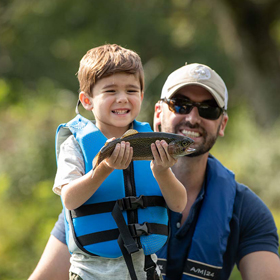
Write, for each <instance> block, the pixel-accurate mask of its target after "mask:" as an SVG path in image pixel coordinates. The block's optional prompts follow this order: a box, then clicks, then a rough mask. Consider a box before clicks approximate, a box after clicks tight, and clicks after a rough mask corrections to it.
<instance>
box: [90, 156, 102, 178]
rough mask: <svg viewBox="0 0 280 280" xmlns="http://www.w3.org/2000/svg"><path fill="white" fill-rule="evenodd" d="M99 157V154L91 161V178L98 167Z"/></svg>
mask: <svg viewBox="0 0 280 280" xmlns="http://www.w3.org/2000/svg"><path fill="white" fill-rule="evenodd" d="M99 156H100V152H99V153H98V154H97V155H96V156H95V157H94V159H93V161H92V176H91V177H93V174H94V172H93V171H94V169H95V168H96V167H97V166H98V160H99Z"/></svg>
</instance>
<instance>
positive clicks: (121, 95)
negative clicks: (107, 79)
mask: <svg viewBox="0 0 280 280" xmlns="http://www.w3.org/2000/svg"><path fill="white" fill-rule="evenodd" d="M117 102H118V103H122V102H123V103H127V102H128V99H127V95H126V93H125V92H119V93H118V95H117Z"/></svg>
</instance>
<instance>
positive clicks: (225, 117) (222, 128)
mask: <svg viewBox="0 0 280 280" xmlns="http://www.w3.org/2000/svg"><path fill="white" fill-rule="evenodd" d="M227 122H228V114H227V113H224V114H223V117H222V122H221V125H220V129H219V136H221V137H223V136H224V135H225V129H226V126H227Z"/></svg>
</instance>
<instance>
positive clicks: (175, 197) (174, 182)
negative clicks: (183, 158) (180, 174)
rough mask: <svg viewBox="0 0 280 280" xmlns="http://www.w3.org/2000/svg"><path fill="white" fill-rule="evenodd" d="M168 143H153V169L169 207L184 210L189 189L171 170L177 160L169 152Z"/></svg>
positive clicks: (176, 210)
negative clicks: (187, 189)
mask: <svg viewBox="0 0 280 280" xmlns="http://www.w3.org/2000/svg"><path fill="white" fill-rule="evenodd" d="M167 147H168V144H167V143H166V142H165V141H156V143H155V144H152V145H151V149H152V153H153V156H154V160H153V161H152V162H151V169H152V172H153V175H154V177H155V179H156V180H157V182H158V184H159V187H160V189H161V192H162V195H163V197H164V199H165V201H166V203H167V206H168V208H169V209H171V210H172V211H174V212H182V211H183V210H184V209H185V207H186V204H187V191H186V189H185V187H184V186H183V184H182V183H181V182H180V181H179V180H178V179H177V178H176V177H175V175H174V174H173V172H172V171H171V168H170V167H171V166H173V165H174V164H175V163H176V160H175V159H174V158H173V157H171V156H170V155H169V154H168V151H167Z"/></svg>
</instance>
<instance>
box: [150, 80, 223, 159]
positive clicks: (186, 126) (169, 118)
mask: <svg viewBox="0 0 280 280" xmlns="http://www.w3.org/2000/svg"><path fill="white" fill-rule="evenodd" d="M178 97H180V98H187V99H189V100H191V101H193V102H205V101H210V100H213V96H212V95H211V93H210V92H208V91H207V90H206V89H204V88H203V87H201V86H197V85H191V86H185V87H183V88H181V89H179V90H178V91H177V92H176V94H175V95H174V96H172V98H178ZM227 120H228V116H227V114H222V115H221V116H220V117H219V118H218V119H217V120H208V119H205V118H202V117H201V116H200V115H199V113H198V109H197V107H194V108H193V109H192V110H191V112H190V113H189V114H177V113H173V112H171V111H170V110H169V108H168V105H167V104H165V103H163V102H161V104H160V105H158V107H157V106H156V109H155V120H154V121H155V123H156V124H160V125H161V131H163V132H169V133H176V134H180V135H184V136H187V137H190V138H192V139H193V140H194V144H193V145H192V147H193V148H195V149H196V151H195V152H194V153H192V154H190V155H188V156H189V157H195V156H198V155H202V154H205V153H207V152H208V151H209V150H210V149H211V148H212V147H213V145H214V144H215V142H216V139H217V137H218V136H224V130H225V127H226V123H227Z"/></svg>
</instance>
